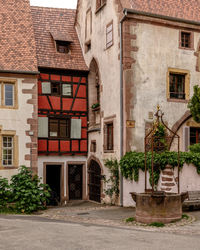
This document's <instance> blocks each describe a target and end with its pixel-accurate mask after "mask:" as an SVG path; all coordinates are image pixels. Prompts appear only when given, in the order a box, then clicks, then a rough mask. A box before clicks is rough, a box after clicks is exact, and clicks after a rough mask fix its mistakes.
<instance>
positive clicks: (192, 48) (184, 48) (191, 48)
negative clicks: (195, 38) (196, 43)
mask: <svg viewBox="0 0 200 250" xmlns="http://www.w3.org/2000/svg"><path fill="white" fill-rule="evenodd" d="M179 49H183V50H191V51H192V50H194V47H190V48H186V47H179Z"/></svg>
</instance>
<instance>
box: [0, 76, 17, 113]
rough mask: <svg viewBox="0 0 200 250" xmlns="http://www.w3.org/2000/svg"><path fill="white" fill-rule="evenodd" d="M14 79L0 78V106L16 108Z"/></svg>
mask: <svg viewBox="0 0 200 250" xmlns="http://www.w3.org/2000/svg"><path fill="white" fill-rule="evenodd" d="M16 84H17V83H16V82H15V81H11V82H9V81H1V80H0V106H1V107H2V108H17V93H16V92H17V91H16V88H17V87H16Z"/></svg>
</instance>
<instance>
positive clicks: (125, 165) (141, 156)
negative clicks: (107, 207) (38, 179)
mask: <svg viewBox="0 0 200 250" xmlns="http://www.w3.org/2000/svg"><path fill="white" fill-rule="evenodd" d="M177 154H178V153H177V152H169V151H164V152H162V153H156V152H154V183H155V184H156V185H157V184H158V180H159V177H160V172H161V170H164V169H165V167H166V165H171V166H172V167H173V168H174V167H176V166H177V165H178V155H177ZM179 163H180V168H182V167H183V164H184V163H187V164H193V165H195V167H196V169H197V173H198V174H200V153H196V152H191V151H190V152H180V162H179ZM119 165H120V169H121V173H122V175H123V176H124V178H125V179H129V180H134V181H138V179H139V169H141V170H142V171H143V172H144V171H145V167H144V166H145V153H142V152H128V153H126V154H125V155H124V156H123V157H122V158H121V160H120V162H119ZM147 169H148V171H149V173H150V184H151V181H152V180H151V152H148V153H147Z"/></svg>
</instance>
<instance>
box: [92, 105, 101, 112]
mask: <svg viewBox="0 0 200 250" xmlns="http://www.w3.org/2000/svg"><path fill="white" fill-rule="evenodd" d="M99 110H100V106H98V107H96V108H92V111H94V112H95V111H99Z"/></svg>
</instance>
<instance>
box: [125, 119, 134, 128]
mask: <svg viewBox="0 0 200 250" xmlns="http://www.w3.org/2000/svg"><path fill="white" fill-rule="evenodd" d="M126 127H127V128H135V121H131V120H127V121H126Z"/></svg>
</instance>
